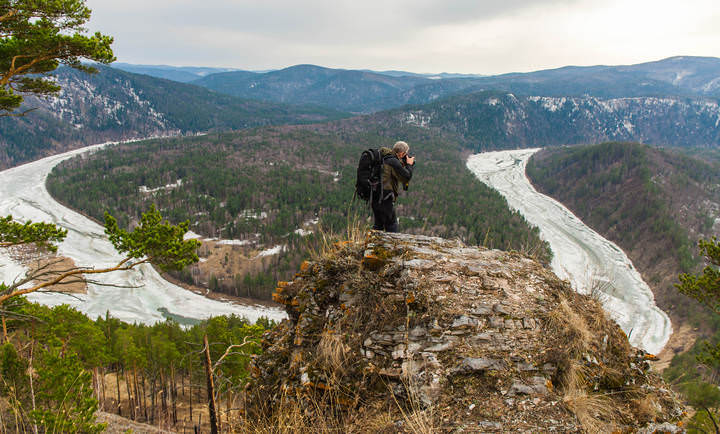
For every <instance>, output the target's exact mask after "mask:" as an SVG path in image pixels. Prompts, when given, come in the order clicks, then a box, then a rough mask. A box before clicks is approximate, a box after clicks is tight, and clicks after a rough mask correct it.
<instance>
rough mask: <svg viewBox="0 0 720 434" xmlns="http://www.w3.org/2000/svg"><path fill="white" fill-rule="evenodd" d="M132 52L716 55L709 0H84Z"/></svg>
mask: <svg viewBox="0 0 720 434" xmlns="http://www.w3.org/2000/svg"><path fill="white" fill-rule="evenodd" d="M88 4H89V6H90V7H91V8H92V9H93V19H92V22H91V26H90V27H91V29H92V30H101V31H103V32H104V33H107V34H110V35H113V36H115V39H116V43H115V46H114V47H115V51H116V55H117V56H118V58H119V59H120V60H121V61H125V62H131V63H149V64H172V65H197V66H227V67H236V68H242V69H272V68H282V67H286V66H290V65H294V64H299V63H314V64H319V65H322V66H328V67H344V68H371V69H378V70H380V69H403V70H409V71H416V72H442V71H448V72H468V73H481V74H496V73H502V72H511V71H531V70H537V69H543V68H551V67H559V66H564V65H569V64H573V65H594V64H623V63H639V62H643V61H648V60H658V59H661V58H664V57H670V56H675V55H703V56H718V57H720V26H717V25H716V23H717V22H720V5H719V4H718V3H717V1H716V0H686V1H685V2H677V1H676V0H672V1H671V0H633V1H626V0H622V1H621V0H604V1H597V0H505V1H503V2H497V1H494V0H493V1H488V0H480V1H478V0H454V1H438V0H413V1H410V0H395V1H390V2H389V1H378V0H367V1H364V2H358V1H356V0H353V1H347V0H336V1H322V0H309V1H301V2H300V1H296V0H293V1H288V0H277V1H260V0H204V1H202V2H198V1H196V0H192V1H191V0H153V1H150V2H149V1H147V0H143V1H140V0H126V1H123V2H116V1H110V0H88Z"/></svg>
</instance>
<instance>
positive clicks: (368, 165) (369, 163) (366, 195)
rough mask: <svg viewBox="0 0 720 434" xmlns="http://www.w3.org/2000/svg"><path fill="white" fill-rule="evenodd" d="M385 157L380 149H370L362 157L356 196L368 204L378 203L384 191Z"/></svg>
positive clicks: (358, 170) (358, 169)
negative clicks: (371, 202)
mask: <svg viewBox="0 0 720 434" xmlns="http://www.w3.org/2000/svg"><path fill="white" fill-rule="evenodd" d="M382 167H383V157H382V155H380V150H379V149H368V150H366V151H363V153H362V154H361V155H360V163H359V164H358V168H357V181H356V182H355V194H356V195H357V196H358V197H360V199H362V200H364V201H365V202H368V201H370V200H374V201H376V202H377V201H378V200H379V198H380V195H381V193H382V192H381V190H382Z"/></svg>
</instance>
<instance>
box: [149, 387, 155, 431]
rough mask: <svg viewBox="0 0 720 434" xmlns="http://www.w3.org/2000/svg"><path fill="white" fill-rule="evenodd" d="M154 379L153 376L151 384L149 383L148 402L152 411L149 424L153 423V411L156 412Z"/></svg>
mask: <svg viewBox="0 0 720 434" xmlns="http://www.w3.org/2000/svg"><path fill="white" fill-rule="evenodd" d="M155 381H156V379H155V377H154V376H153V379H152V382H151V383H150V402H152V411H151V412H150V423H151V424H154V423H155V410H156V401H155Z"/></svg>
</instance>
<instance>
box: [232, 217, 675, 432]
mask: <svg viewBox="0 0 720 434" xmlns="http://www.w3.org/2000/svg"><path fill="white" fill-rule="evenodd" d="M275 300H276V301H278V302H280V303H283V304H285V305H286V309H287V312H288V316H289V319H288V320H287V321H285V322H283V323H282V324H280V325H279V326H278V327H276V328H275V329H274V330H272V331H271V332H268V334H267V335H266V336H265V340H264V343H263V346H264V351H263V353H262V354H261V355H259V356H256V358H255V359H254V360H253V362H252V367H253V369H252V371H253V372H254V375H253V379H252V381H251V382H250V384H249V386H248V390H247V400H246V401H247V404H246V411H247V414H248V417H255V418H272V417H273V415H275V416H277V414H278V412H281V411H286V410H287V408H292V409H293V411H294V412H296V413H297V414H299V415H302V417H304V418H307V420H308V421H313V422H308V423H310V424H312V423H318V421H319V420H322V421H323V423H326V424H327V423H329V422H328V420H330V419H332V425H333V426H334V427H336V428H337V427H338V424H339V425H344V428H346V430H348V431H351V430H352V429H350V427H355V428H357V427H364V428H365V429H366V430H367V429H370V430H376V431H382V430H390V431H393V430H395V431H397V430H401V431H417V429H416V428H415V424H422V425H423V426H427V427H431V428H432V430H438V431H517V430H521V431H522V430H528V431H532V432H537V431H541V432H546V431H559V432H577V431H589V432H595V431H608V432H609V431H613V430H621V431H634V430H637V429H640V428H643V427H646V426H648V425H649V424H656V425H658V426H659V425H660V424H669V425H672V424H673V423H674V422H675V421H677V420H678V419H679V417H680V416H681V413H682V410H683V409H682V406H681V405H680V404H679V402H678V400H677V398H676V397H675V395H674V394H673V393H672V392H671V391H670V390H669V388H668V387H667V386H666V385H665V384H664V383H663V382H662V380H661V378H660V377H659V376H658V375H657V374H655V373H654V372H652V371H651V370H650V366H649V364H648V362H647V358H648V357H647V355H646V354H645V353H644V352H643V351H641V350H639V349H636V348H633V347H631V346H630V344H629V343H628V341H627V337H626V336H625V334H624V333H623V332H622V330H620V328H619V327H618V326H617V325H616V324H615V323H614V322H613V321H612V320H610V319H609V318H608V317H607V315H605V313H604V311H603V310H602V308H601V306H600V305H599V303H597V301H595V300H593V299H591V298H589V297H586V296H583V295H579V294H577V293H575V292H573V291H572V289H571V288H570V287H569V285H568V284H567V282H564V281H561V280H560V279H558V278H557V277H556V276H555V275H554V274H553V273H552V272H551V271H550V270H548V269H547V268H544V267H543V266H542V265H541V264H539V263H538V262H536V261H534V260H531V259H529V258H527V257H525V256H523V255H522V254H520V253H516V252H503V251H499V250H489V249H485V248H482V247H467V246H465V245H463V244H462V243H461V242H459V241H457V240H445V239H441V238H434V237H426V236H419V235H407V234H391V233H384V232H375V231H372V232H370V233H369V234H368V236H367V237H366V239H365V240H364V241H363V242H359V243H342V244H338V245H337V246H336V248H335V250H334V251H333V252H332V253H331V254H328V255H326V256H325V257H323V258H321V259H318V260H316V261H314V262H309V263H305V264H303V265H302V267H301V269H300V272H299V273H298V274H297V275H296V278H295V279H294V280H293V281H292V282H281V283H280V284H279V285H278V289H277V291H276V294H275ZM648 409H650V410H648ZM420 416H421V417H420ZM370 421H372V422H370ZM368 424H370V425H372V427H371V426H370V425H368ZM358 430H359V431H362V430H363V429H358Z"/></svg>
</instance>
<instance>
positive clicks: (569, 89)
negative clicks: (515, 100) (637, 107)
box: [474, 56, 720, 98]
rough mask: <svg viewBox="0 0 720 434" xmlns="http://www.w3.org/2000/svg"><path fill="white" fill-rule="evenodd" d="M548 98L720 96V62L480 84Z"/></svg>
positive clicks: (559, 72) (671, 62)
mask: <svg viewBox="0 0 720 434" xmlns="http://www.w3.org/2000/svg"><path fill="white" fill-rule="evenodd" d="M480 89H482V90H505V91H509V92H513V93H516V94H522V95H542V96H596V97H606V98H611V97H632V96H668V95H670V96H690V95H701V96H716V97H717V96H720V59H718V58H714V57H691V56H685V57H670V58H667V59H663V60H660V61H657V62H648V63H641V64H637V65H628V66H585V67H580V66H566V67H563V68H558V69H548V70H543V71H537V72H530V73H513V74H503V75H497V76H492V77H482V78H478V79H477V87H476V88H474V90H480Z"/></svg>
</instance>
